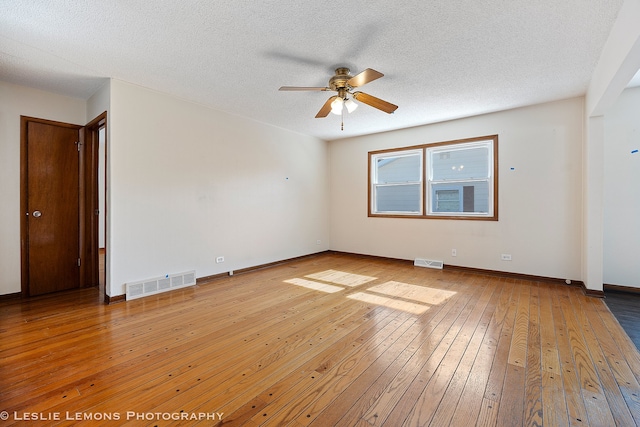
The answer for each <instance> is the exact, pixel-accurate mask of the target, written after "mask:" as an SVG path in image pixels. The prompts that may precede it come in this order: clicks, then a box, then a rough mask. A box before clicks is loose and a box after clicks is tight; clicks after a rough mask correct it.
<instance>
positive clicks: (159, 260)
mask: <svg viewBox="0 0 640 427" xmlns="http://www.w3.org/2000/svg"><path fill="white" fill-rule="evenodd" d="M110 95H111V99H110V111H109V117H108V126H109V128H108V148H107V149H108V153H107V157H108V159H109V160H108V162H109V165H108V174H109V177H110V179H109V182H108V193H109V196H108V217H109V219H108V221H109V224H108V229H107V233H108V241H107V251H108V255H109V258H110V265H108V266H107V274H108V277H109V278H108V282H110V287H109V288H108V290H107V292H108V293H109V295H111V296H114V295H120V294H123V293H124V284H125V283H127V282H131V281H136V280H142V279H146V278H151V277H157V276H162V275H165V274H171V273H180V272H183V271H187V270H193V269H195V270H196V274H197V276H198V277H201V276H208V275H212V274H217V273H223V272H227V271H229V270H237V269H241V268H246V267H250V266H255V265H260V264H264V263H269V262H274V261H278V260H282V259H287V258H292V257H297V256H301V255H306V254H311V253H315V252H320V251H324V250H327V249H328V248H329V241H328V240H329V223H328V214H327V205H328V200H329V196H328V175H327V173H328V168H327V158H328V148H327V143H326V142H324V141H322V140H319V139H316V138H313V137H309V136H305V135H301V134H297V133H293V132H290V131H286V130H283V129H280V128H275V127H273V126H269V125H264V124H261V123H257V122H253V121H249V120H247V119H243V118H240V117H236V116H231V115H228V114H225V113H221V112H219V111H215V110H211V109H209V108H205V107H203V106H200V105H196V104H193V103H189V102H185V101H181V100H179V99H176V98H173V97H169V96H167V95H163V94H160V93H156V92H153V91H150V90H147V89H144V88H141V87H138V86H134V85H131V84H128V83H124V82H120V81H117V80H112V81H111V93H110ZM317 240H320V241H321V244H319V245H318V244H317ZM218 256H224V257H225V262H224V263H221V264H216V262H215V258H216V257H218Z"/></svg>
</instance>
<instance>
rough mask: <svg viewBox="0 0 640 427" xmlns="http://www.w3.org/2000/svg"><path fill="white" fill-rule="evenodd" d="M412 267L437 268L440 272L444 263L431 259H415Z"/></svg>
mask: <svg viewBox="0 0 640 427" xmlns="http://www.w3.org/2000/svg"><path fill="white" fill-rule="evenodd" d="M413 265H415V266H416V267H428V268H437V269H440V270H442V266H443V265H444V262H442V261H435V260H432V259H424V258H416V260H415V261H414V262H413Z"/></svg>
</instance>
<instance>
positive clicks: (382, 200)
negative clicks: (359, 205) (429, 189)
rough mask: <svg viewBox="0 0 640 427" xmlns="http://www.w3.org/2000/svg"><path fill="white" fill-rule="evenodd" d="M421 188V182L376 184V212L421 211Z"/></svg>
mask: <svg viewBox="0 0 640 427" xmlns="http://www.w3.org/2000/svg"><path fill="white" fill-rule="evenodd" d="M420 188H421V186H420V184H410V185H385V186H376V187H375V192H376V195H375V200H376V207H375V210H376V212H420V191H421V190H420Z"/></svg>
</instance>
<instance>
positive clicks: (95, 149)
mask: <svg viewBox="0 0 640 427" xmlns="http://www.w3.org/2000/svg"><path fill="white" fill-rule="evenodd" d="M102 128H104V144H105V158H104V162H105V164H104V165H103V166H104V173H105V175H106V173H107V165H106V163H107V152H108V150H107V112H106V111H105V112H103V113H102V114H100V115H99V116H97V117H96V118H94V119H93V120H91V121H90V122H89V123H87V124H86V125H85V132H84V133H85V135H84V139H85V144H84V147H83V150H81V154H82V155H81V157H80V161H81V164H82V165H83V167H81V172H80V173H81V181H84V182H85V189H86V190H85V192H84V194H83V195H82V192H81V200H84V202H81V205H84V206H85V210H84V212H83V211H82V209H81V213H80V228H83V227H84V228H85V230H87V233H86V235H85V238H84V242H83V241H81V248H83V249H84V251H82V250H81V254H82V257H86V259H87V264H90V266H88V268H87V269H86V270H84V271H83V270H82V269H81V271H80V280H81V283H82V280H83V278H84V279H87V280H89V281H91V282H92V283H93V284H94V285H93V286H99V283H100V276H99V275H100V261H99V256H100V243H99V227H100V224H99V221H100V216H99V208H100V205H99V199H98V197H99V188H98V173H99V170H100V160H99V149H100V136H99V132H100V129H102ZM83 156H84V161H83ZM83 173H84V176H82V174H83ZM104 186H105V188H103V191H104V195H105V200H104V210H105V211H104V222H105V223H104V227H105V241H104V246H105V273H104V274H105V277H104V279H105V280H104V284H105V285H104V290H103V301H104V302H105V303H108V302H109V296H108V295H107V281H106V264H107V259H106V258H107V257H108V253H109V251H108V250H107V247H108V245H109V239H108V233H107V215H108V208H107V197H106V194H107V179H106V176H105V180H104ZM83 196H84V199H82V197H83ZM83 275H85V276H83Z"/></svg>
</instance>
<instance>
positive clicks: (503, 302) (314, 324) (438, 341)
mask: <svg viewBox="0 0 640 427" xmlns="http://www.w3.org/2000/svg"><path fill="white" fill-rule="evenodd" d="M0 313H1V314H0V322H1V323H0V369H1V371H0V411H1V410H5V411H7V412H6V414H7V417H8V419H7V420H6V421H4V422H2V425H3V426H5V425H25V423H29V425H76V424H80V425H82V424H84V425H149V426H154V425H158V426H160V425H195V424H199V425H207V426H210V425H220V424H224V425H225V426H227V425H238V426H240V425H242V426H258V425H267V426H286V425H288V426H295V427H300V426H321V427H326V426H334V425H336V426H394V427H396V426H405V425H406V426H414V425H431V426H449V425H451V426H469V425H478V426H515V425H528V426H530V425H545V426H553V425H558V426H569V425H571V426H613V425H619V426H633V425H638V424H639V423H640V385H639V384H638V383H639V380H640V353H638V351H637V349H636V348H635V346H634V345H633V343H632V342H631V341H630V340H629V338H628V337H627V335H626V334H625V333H624V331H623V330H622V329H621V327H620V325H619V324H618V322H617V321H616V320H615V319H614V318H613V317H612V315H611V313H610V312H609V310H608V309H607V307H606V306H605V304H604V301H603V300H601V299H598V298H593V297H586V296H584V295H583V293H582V291H581V290H580V289H579V288H576V287H569V286H564V285H557V284H550V283H542V282H532V281H525V280H514V279H507V278H498V277H491V276H484V275H479V274H473V273H469V272H457V271H452V270H451V271H450V270H431V269H426V268H419V267H414V266H413V265H411V264H410V263H408V262H402V261H393V260H381V259H374V258H369V257H359V256H352V255H345V254H332V253H328V254H323V255H319V256H315V257H309V258H304V259H301V260H297V261H294V262H291V263H287V264H283V265H279V266H275V267H271V268H268V269H264V270H260V271H256V272H251V273H246V274H242V275H236V276H232V277H227V278H222V279H217V280H214V281H211V282H210V283H206V284H201V285H198V286H195V287H192V288H187V289H183V290H179V291H174V292H171V293H165V294H160V295H156V296H151V297H146V298H143V299H139V300H133V301H129V302H124V303H118V304H114V305H110V306H105V305H103V304H102V303H101V295H100V293H99V292H98V290H97V289H89V290H80V291H77V292H72V293H61V294H56V295H50V296H43V297H38V298H33V299H31V300H27V301H20V300H5V301H0ZM34 417H38V418H48V419H46V420H36V421H26V419H27V418H34ZM56 417H57V418H59V420H56V419H53V418H56ZM16 418H17V419H16ZM86 418H92V419H91V420H87V419H86ZM109 418H111V421H109Z"/></svg>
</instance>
